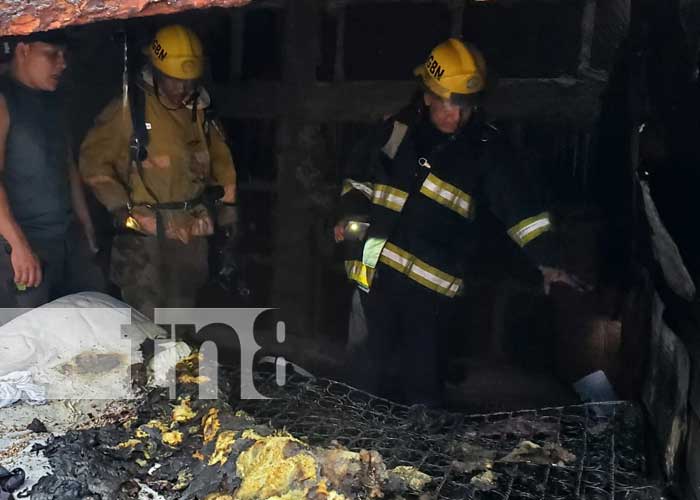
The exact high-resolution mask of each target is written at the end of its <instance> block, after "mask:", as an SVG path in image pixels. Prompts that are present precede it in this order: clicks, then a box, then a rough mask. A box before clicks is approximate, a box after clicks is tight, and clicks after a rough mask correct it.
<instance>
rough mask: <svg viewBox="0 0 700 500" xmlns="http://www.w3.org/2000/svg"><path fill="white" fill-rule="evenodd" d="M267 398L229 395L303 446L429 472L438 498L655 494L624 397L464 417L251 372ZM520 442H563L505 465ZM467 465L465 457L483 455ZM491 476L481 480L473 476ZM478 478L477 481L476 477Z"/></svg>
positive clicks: (635, 415)
mask: <svg viewBox="0 0 700 500" xmlns="http://www.w3.org/2000/svg"><path fill="white" fill-rule="evenodd" d="M255 384H256V387H257V388H258V390H259V391H260V392H261V393H262V394H265V395H266V396H268V397H270V398H271V399H268V400H245V401H238V400H233V401H232V403H233V405H234V406H235V407H237V408H240V409H243V410H245V411H246V412H248V413H249V414H250V415H252V416H254V417H256V419H259V421H260V422H261V423H269V424H270V425H271V426H272V427H275V428H278V429H286V430H287V431H289V432H291V433H292V434H293V435H295V436H296V437H299V438H301V439H303V440H305V441H307V442H309V443H310V444H313V445H319V446H329V445H331V444H332V442H333V441H335V442H338V443H340V444H341V445H343V446H346V447H347V448H349V449H351V450H355V451H357V450H359V449H374V450H377V451H379V452H380V453H381V454H382V456H383V457H384V459H385V462H386V464H387V466H389V467H395V466H398V465H410V466H415V467H417V468H419V469H420V470H421V471H422V472H425V473H427V474H429V475H430V476H432V478H433V482H432V486H431V488H432V492H433V493H434V496H435V498H439V499H450V500H453V499H454V500H457V499H460V500H461V499H469V500H471V499H474V500H482V499H484V500H486V499H488V500H491V499H493V500H506V499H507V500H516V499H523V500H524V499H541V500H545V499H548V500H565V499H566V500H570V499H586V500H603V499H609V500H621V499H625V500H647V499H657V498H661V496H662V491H661V489H660V487H659V486H658V485H656V484H654V483H652V482H651V481H650V480H649V479H648V478H647V463H646V459H645V453H644V450H645V444H644V426H645V423H644V417H643V414H642V412H641V409H640V408H639V407H638V406H637V405H635V404H633V403H629V402H618V403H605V404H585V405H578V406H568V407H559V408H547V409H540V410H527V411H516V412H506V413H492V414H484V415H463V414H458V413H449V412H442V411H431V410H428V409H426V408H424V407H408V406H403V405H400V404H396V403H392V402H390V401H387V400H384V399H381V398H378V397H375V396H372V395H371V394H368V393H366V392H363V391H361V390H358V389H355V388H353V387H350V386H348V385H345V384H343V383H340V382H336V381H333V380H328V379H321V378H317V379H308V378H305V377H301V376H299V375H296V374H295V375H293V376H291V377H288V378H287V380H286V383H285V384H284V385H283V386H279V385H277V383H276V377H275V375H274V374H269V373H257V374H256V375H255ZM523 441H530V442H533V443H536V444H538V445H540V446H544V445H547V446H554V447H557V449H562V448H563V449H564V450H566V451H568V452H570V453H572V454H573V455H575V458H570V461H568V462H567V463H564V462H563V461H559V464H558V465H552V463H557V460H550V463H543V464H537V463H532V462H521V463H518V462H515V463H508V462H503V461H502V459H503V457H504V456H506V455H507V454H509V453H510V452H512V451H513V450H514V449H516V447H518V445H519V444H521V443H522V442H523ZM486 457H491V458H493V459H494V460H493V464H492V466H490V467H487V468H483V467H482V468H481V469H479V468H477V469H475V470H470V468H469V467H466V468H465V467H464V465H465V462H469V461H474V460H476V461H477V462H478V461H481V462H482V463H483V462H484V460H485V458H486ZM487 469H488V470H490V471H491V472H492V473H493V474H492V475H490V478H491V479H492V481H491V483H490V484H487V485H486V487H484V486H483V484H482V485H479V483H478V482H475V481H476V480H475V479H474V478H475V477H477V476H479V474H483V472H484V470H487ZM477 479H478V478H477Z"/></svg>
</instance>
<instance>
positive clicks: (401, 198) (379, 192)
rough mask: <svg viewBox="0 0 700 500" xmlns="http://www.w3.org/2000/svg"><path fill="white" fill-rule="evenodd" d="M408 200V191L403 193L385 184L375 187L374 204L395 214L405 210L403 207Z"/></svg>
mask: <svg viewBox="0 0 700 500" xmlns="http://www.w3.org/2000/svg"><path fill="white" fill-rule="evenodd" d="M407 199H408V193H407V192H406V191H401V190H400V189H396V188H393V187H391V186H387V185H385V184H375V185H374V195H373V196H372V203H374V204H375V205H380V206H382V207H386V208H388V209H389V210H393V211H394V212H400V211H401V210H403V206H404V204H405V203H406V200H407Z"/></svg>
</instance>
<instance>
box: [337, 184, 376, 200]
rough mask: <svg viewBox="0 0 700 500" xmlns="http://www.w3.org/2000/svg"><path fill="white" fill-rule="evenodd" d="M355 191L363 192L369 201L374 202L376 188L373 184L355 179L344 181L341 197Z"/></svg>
mask: <svg viewBox="0 0 700 500" xmlns="http://www.w3.org/2000/svg"><path fill="white" fill-rule="evenodd" d="M353 189H356V190H357V191H359V192H361V193H362V194H363V195H365V197H366V198H367V199H368V200H370V201H371V200H372V196H373V194H374V187H373V186H372V183H371V182H358V181H356V180H353V179H345V180H344V181H343V190H342V191H341V192H340V196H344V195H346V194H348V193H349V192H350V191H352V190H353Z"/></svg>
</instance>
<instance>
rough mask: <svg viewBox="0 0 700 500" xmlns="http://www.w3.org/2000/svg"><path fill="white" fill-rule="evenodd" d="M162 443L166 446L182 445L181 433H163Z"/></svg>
mask: <svg viewBox="0 0 700 500" xmlns="http://www.w3.org/2000/svg"><path fill="white" fill-rule="evenodd" d="M162 438H163V443H165V444H167V445H168V446H172V447H175V446H180V445H181V444H182V438H183V436H182V432H180V431H168V432H164V433H163V436H162Z"/></svg>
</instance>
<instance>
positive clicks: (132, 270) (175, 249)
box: [111, 233, 209, 319]
mask: <svg viewBox="0 0 700 500" xmlns="http://www.w3.org/2000/svg"><path fill="white" fill-rule="evenodd" d="M208 274H209V263H208V243H207V240H206V238H203V237H196V238H192V239H191V240H190V241H189V243H187V244H185V243H182V242H181V241H179V240H173V239H167V238H165V239H162V240H159V239H158V238H157V237H155V236H141V235H136V234H134V235H132V234H128V233H126V234H119V235H117V236H115V238H114V244H113V246H112V262H111V277H112V280H113V281H114V283H115V284H116V285H117V286H119V288H120V289H121V293H122V299H123V300H124V301H125V302H126V303H127V304H129V305H130V306H132V307H134V308H136V309H138V310H139V311H141V312H142V313H143V314H145V315H146V316H148V317H149V318H151V319H153V310H154V309H155V308H159V307H183V308H184V307H195V305H196V299H197V292H198V291H199V289H200V288H201V287H202V286H203V285H204V284H205V283H206V281H207V278H208Z"/></svg>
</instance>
